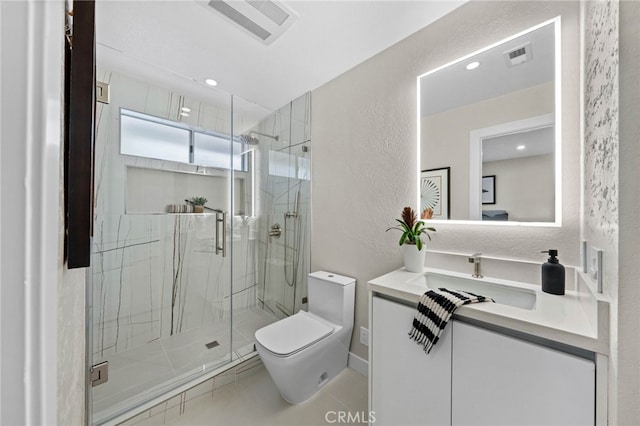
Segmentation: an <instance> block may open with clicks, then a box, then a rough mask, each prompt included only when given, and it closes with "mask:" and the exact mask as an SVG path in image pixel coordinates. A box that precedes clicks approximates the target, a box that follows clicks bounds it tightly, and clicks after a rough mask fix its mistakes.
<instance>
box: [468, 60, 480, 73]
mask: <svg viewBox="0 0 640 426" xmlns="http://www.w3.org/2000/svg"><path fill="white" fill-rule="evenodd" d="M479 66H480V62H478V61H475V62H470V63H468V64H467V66H466V68H467V69H468V70H469V71H471V70H475V69H476V68H478V67H479Z"/></svg>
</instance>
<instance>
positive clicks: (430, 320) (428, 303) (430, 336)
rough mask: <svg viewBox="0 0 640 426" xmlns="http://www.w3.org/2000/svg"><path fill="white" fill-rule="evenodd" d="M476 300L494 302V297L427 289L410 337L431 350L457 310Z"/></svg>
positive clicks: (421, 298)
mask: <svg viewBox="0 0 640 426" xmlns="http://www.w3.org/2000/svg"><path fill="white" fill-rule="evenodd" d="M476 302H493V299H490V298H488V297H485V296H479V295H477V294H473V293H469V292H466V291H460V290H447V289H446V288H440V289H438V290H429V291H427V292H426V293H425V294H423V295H422V296H421V297H420V301H419V302H418V311H417V312H416V315H415V317H414V318H413V328H412V330H411V332H409V338H410V339H413V340H415V341H416V342H418V344H420V345H423V346H424V351H425V352H426V353H429V352H431V348H433V345H435V344H436V343H438V339H440V335H441V334H442V332H443V330H444V328H445V327H446V325H447V322H448V321H449V319H451V316H452V315H453V313H454V312H455V310H456V309H458V307H460V306H462V305H466V304H468V303H476Z"/></svg>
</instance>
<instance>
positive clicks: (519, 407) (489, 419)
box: [451, 322, 595, 426]
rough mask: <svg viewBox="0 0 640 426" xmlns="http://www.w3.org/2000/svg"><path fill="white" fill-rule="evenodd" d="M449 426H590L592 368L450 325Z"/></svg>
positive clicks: (558, 354) (465, 326) (565, 356)
mask: <svg viewBox="0 0 640 426" xmlns="http://www.w3.org/2000/svg"><path fill="white" fill-rule="evenodd" d="M452 369H453V374H452V379H453V380H452V383H453V384H452V387H453V392H452V407H451V408H452V424H453V425H465V426H469V425H492V426H497V425H510V426H513V425H536V426H540V425H592V424H594V413H595V364H594V363H593V362H592V361H589V360H585V359H583V358H579V357H576V356H573V355H569V354H567V353H564V352H559V351H556V350H553V349H550V348H546V347H543V346H539V345H536V344H533V343H530V342H526V341H523V340H520V339H516V338H513V337H509V336H505V335H501V334H498V333H495V332H492V331H488V330H485V329H482V328H478V327H474V326H472V325H468V324H464V323H460V322H454V324H453V366H452Z"/></svg>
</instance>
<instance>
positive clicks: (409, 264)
mask: <svg viewBox="0 0 640 426" xmlns="http://www.w3.org/2000/svg"><path fill="white" fill-rule="evenodd" d="M426 253H427V249H426V248H425V247H424V246H422V250H418V248H417V247H416V246H415V245H414V244H403V245H402V255H403V256H404V269H406V270H407V271H408V272H422V271H424V258H425V255H426Z"/></svg>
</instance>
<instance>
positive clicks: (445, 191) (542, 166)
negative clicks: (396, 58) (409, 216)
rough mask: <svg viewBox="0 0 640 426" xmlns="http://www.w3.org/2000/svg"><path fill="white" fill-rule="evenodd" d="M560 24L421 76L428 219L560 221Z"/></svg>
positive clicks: (422, 183) (422, 178)
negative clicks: (557, 60)
mask: <svg viewBox="0 0 640 426" xmlns="http://www.w3.org/2000/svg"><path fill="white" fill-rule="evenodd" d="M556 27H559V19H555V20H552V21H549V22H547V23H544V24H541V25H538V26H536V27H534V28H532V29H530V30H527V31H524V32H522V33H519V34H516V35H515V36H513V37H511V38H509V39H507V40H504V41H502V42H499V43H497V44H495V45H493V46H489V47H487V48H485V49H482V50H480V51H478V52H475V53H472V54H470V55H467V56H465V57H463V58H460V59H459V60H456V61H454V62H452V63H450V64H447V65H445V66H443V67H440V68H437V69H435V70H432V71H429V72H427V73H425V74H423V75H421V76H419V77H418V96H419V110H420V111H419V117H420V119H419V124H418V125H419V143H420V147H419V152H420V170H419V172H420V175H419V188H420V205H421V208H422V210H425V209H427V208H429V209H431V211H432V212H433V213H431V211H429V213H428V214H427V217H428V215H431V214H432V218H433V219H453V220H478V221H495V222H505V221H508V222H554V221H555V220H556V207H557V205H559V204H560V203H559V202H558V200H557V199H556V194H557V193H558V192H559V191H556V187H557V186H558V185H559V183H560V179H559V176H557V175H556V171H557V170H559V167H556V162H557V161H558V160H559V150H558V147H559V146H560V141H559V140H557V138H558V136H557V131H556V126H555V122H556V113H557V108H556V100H557V99H559V96H558V95H557V93H556V92H559V88H557V87H556V84H555V82H556V79H557V76H556V73H557V72H558V70H557V68H558V67H556V58H555V55H556V53H557V52H556V48H555V46H556V36H557V29H556Z"/></svg>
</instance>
